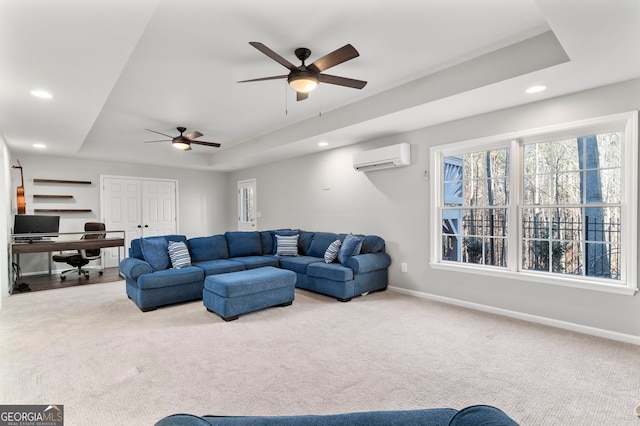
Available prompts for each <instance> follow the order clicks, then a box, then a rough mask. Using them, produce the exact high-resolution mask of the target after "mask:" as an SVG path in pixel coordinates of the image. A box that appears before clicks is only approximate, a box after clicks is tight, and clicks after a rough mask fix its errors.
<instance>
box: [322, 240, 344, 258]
mask: <svg viewBox="0 0 640 426" xmlns="http://www.w3.org/2000/svg"><path fill="white" fill-rule="evenodd" d="M341 245H342V241H340V240H335V241H334V242H332V243H331V244H329V247H328V248H327V251H325V252H324V261H325V263H331V262H335V260H336V259H337V258H338V251H339V250H340V246H341Z"/></svg>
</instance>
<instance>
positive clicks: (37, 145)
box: [33, 143, 47, 149]
mask: <svg viewBox="0 0 640 426" xmlns="http://www.w3.org/2000/svg"><path fill="white" fill-rule="evenodd" d="M33 147H34V148H38V149H45V148H46V147H47V146H46V145H45V144H43V143H34V144H33Z"/></svg>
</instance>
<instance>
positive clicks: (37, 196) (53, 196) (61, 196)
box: [33, 194, 73, 198]
mask: <svg viewBox="0 0 640 426" xmlns="http://www.w3.org/2000/svg"><path fill="white" fill-rule="evenodd" d="M33 198H73V195H48V194H33Z"/></svg>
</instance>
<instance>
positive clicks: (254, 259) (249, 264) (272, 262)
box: [229, 255, 280, 269]
mask: <svg viewBox="0 0 640 426" xmlns="http://www.w3.org/2000/svg"><path fill="white" fill-rule="evenodd" d="M229 260H232V261H234V262H238V263H242V264H243V265H244V267H245V269H255V268H261V267H263V266H275V267H276V268H277V267H278V266H280V262H279V261H278V258H277V257H275V256H273V255H267V256H243V257H232V258H231V259H229Z"/></svg>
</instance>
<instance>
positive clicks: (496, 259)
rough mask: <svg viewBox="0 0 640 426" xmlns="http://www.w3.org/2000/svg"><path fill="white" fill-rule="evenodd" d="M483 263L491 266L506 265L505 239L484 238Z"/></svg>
mask: <svg viewBox="0 0 640 426" xmlns="http://www.w3.org/2000/svg"><path fill="white" fill-rule="evenodd" d="M485 263H486V264H487V265H491V266H502V267H506V266H507V240H506V239H505V238H487V239H485Z"/></svg>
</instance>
